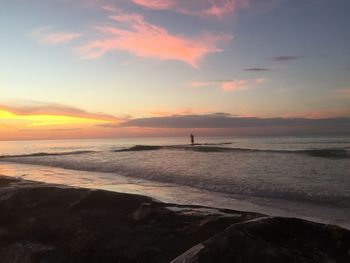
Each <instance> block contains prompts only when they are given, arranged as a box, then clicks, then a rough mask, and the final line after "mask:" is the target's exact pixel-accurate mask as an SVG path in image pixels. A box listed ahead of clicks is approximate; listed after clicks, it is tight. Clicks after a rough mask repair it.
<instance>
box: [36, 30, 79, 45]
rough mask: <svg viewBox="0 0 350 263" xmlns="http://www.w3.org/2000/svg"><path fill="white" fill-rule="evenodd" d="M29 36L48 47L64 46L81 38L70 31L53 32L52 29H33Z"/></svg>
mask: <svg viewBox="0 0 350 263" xmlns="http://www.w3.org/2000/svg"><path fill="white" fill-rule="evenodd" d="M29 35H30V36H31V37H33V38H35V39H37V40H38V41H39V42H41V43H44V44H49V45H56V44H65V43H69V42H71V41H72V40H74V39H77V38H79V37H81V35H82V34H81V33H77V32H70V31H53V28H52V27H39V28H36V29H34V30H33V31H32V32H30V33H29Z"/></svg>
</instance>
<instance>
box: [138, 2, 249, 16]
mask: <svg viewBox="0 0 350 263" xmlns="http://www.w3.org/2000/svg"><path fill="white" fill-rule="evenodd" d="M132 2H134V4H136V5H139V6H142V7H144V8H148V9H155V10H172V11H175V12H178V13H181V14H185V15H193V16H201V17H217V18H221V17H223V16H225V15H227V14H232V13H234V12H235V11H237V10H239V9H242V8H247V7H249V4H250V2H251V1H250V0H187V1H182V0H132Z"/></svg>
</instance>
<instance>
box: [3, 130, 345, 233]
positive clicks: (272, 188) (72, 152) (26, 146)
mask: <svg viewBox="0 0 350 263" xmlns="http://www.w3.org/2000/svg"><path fill="white" fill-rule="evenodd" d="M195 139H196V145H193V146H192V145H190V144H189V142H190V140H189V137H188V138H187V137H186V138H184V137H164V138H129V139H126V138H123V139H121V138H118V139H89V140H52V141H2V142H0V145H1V148H0V174H1V175H7V176H15V177H21V178H25V179H28V180H35V181H41V182H48V183H56V184H65V185H70V186H79V187H88V188H97V189H106V190H112V191H119V192H128V193H136V194H143V195H148V196H151V197H154V198H156V199H158V200H161V201H164V202H173V203H181V204H197V205H204V206H210V207H220V208H229V209H235V210H244V211H254V212H260V213H264V214H269V215H278V216H287V217H299V218H304V219H309V220H313V221H317V222H323V223H331V224H337V225H340V226H343V227H346V228H349V229H350V136H349V135H341V136H340V135H339V136H280V137H278V136H276V137H196V138H195Z"/></svg>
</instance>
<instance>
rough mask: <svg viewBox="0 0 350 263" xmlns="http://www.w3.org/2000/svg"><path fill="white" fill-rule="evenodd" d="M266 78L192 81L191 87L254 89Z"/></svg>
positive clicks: (235, 89)
mask: <svg viewBox="0 0 350 263" xmlns="http://www.w3.org/2000/svg"><path fill="white" fill-rule="evenodd" d="M266 81H267V80H266V79H264V78H257V79H254V80H216V81H207V82H201V81H197V82H192V83H191V84H190V85H191V87H198V88H200V87H214V88H219V89H222V90H223V91H227V92H231V91H242V90H250V89H255V88H256V87H257V86H258V85H260V84H263V83H264V82H266Z"/></svg>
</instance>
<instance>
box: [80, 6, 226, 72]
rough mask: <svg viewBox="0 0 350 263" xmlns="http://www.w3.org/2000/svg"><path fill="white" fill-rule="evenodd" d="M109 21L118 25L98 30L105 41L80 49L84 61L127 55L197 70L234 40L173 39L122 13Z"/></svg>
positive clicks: (219, 37)
mask: <svg viewBox="0 0 350 263" xmlns="http://www.w3.org/2000/svg"><path fill="white" fill-rule="evenodd" d="M110 19H111V20H113V21H114V22H116V24H117V25H115V26H110V25H105V26H98V27H95V29H97V30H98V31H99V33H100V35H102V37H100V38H99V39H96V40H92V41H90V42H88V43H87V44H85V45H83V46H81V47H80V48H79V49H78V51H79V53H80V55H81V57H82V58H85V59H96V58H99V57H101V56H103V55H104V54H106V53H108V52H112V51H124V52H128V53H130V54H133V55H135V56H137V57H149V58H157V59H161V60H179V61H183V62H186V63H188V64H190V65H192V66H193V67H197V64H198V61H200V60H201V59H203V58H204V57H205V56H207V55H208V54H211V53H216V52H220V51H221V49H220V48H218V45H219V44H222V43H225V42H228V41H229V40H231V39H232V37H231V36H230V35H223V34H222V35H214V34H210V33H205V34H202V35H200V36H199V37H196V38H192V37H186V36H183V35H174V34H171V33H170V32H168V31H167V30H166V29H165V28H163V27H161V26H159V25H155V24H151V23H149V22H147V21H146V20H145V19H144V17H143V16H141V15H138V14H125V13H121V12H119V13H118V14H115V15H112V16H110Z"/></svg>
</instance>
